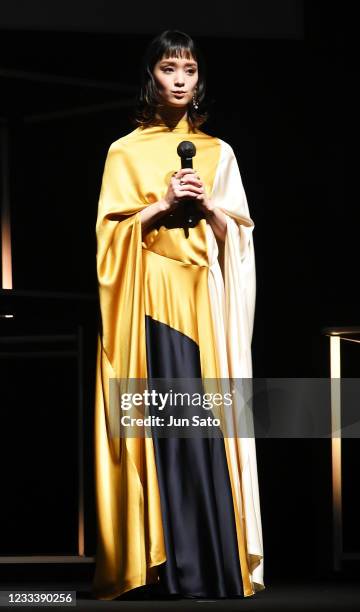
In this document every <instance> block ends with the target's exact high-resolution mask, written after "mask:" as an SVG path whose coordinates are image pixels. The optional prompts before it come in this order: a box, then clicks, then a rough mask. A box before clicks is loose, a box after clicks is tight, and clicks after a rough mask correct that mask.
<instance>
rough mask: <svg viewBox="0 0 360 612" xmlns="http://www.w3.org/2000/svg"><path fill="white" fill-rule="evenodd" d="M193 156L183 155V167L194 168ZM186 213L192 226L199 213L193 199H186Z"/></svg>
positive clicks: (188, 222)
mask: <svg viewBox="0 0 360 612" xmlns="http://www.w3.org/2000/svg"><path fill="white" fill-rule="evenodd" d="M192 167H193V158H192V157H181V168H192ZM184 206H186V208H184V213H185V215H186V217H187V224H188V225H189V226H190V227H191V226H192V224H193V222H194V220H195V217H196V213H197V208H196V206H195V204H194V202H193V201H192V200H184Z"/></svg>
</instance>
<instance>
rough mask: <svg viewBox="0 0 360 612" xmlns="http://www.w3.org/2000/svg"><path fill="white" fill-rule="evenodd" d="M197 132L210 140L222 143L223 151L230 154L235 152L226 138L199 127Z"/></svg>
mask: <svg viewBox="0 0 360 612" xmlns="http://www.w3.org/2000/svg"><path fill="white" fill-rule="evenodd" d="M197 133H198V134H201V136H203V137H205V138H207V139H209V140H213V141H214V143H216V144H219V143H220V145H221V149H222V151H223V153H228V154H231V153H232V154H234V150H233V148H232V146H231V145H230V143H228V142H227V141H226V140H224V139H223V138H220V137H219V136H214V135H212V134H208V133H207V132H204V131H202V130H200V129H197Z"/></svg>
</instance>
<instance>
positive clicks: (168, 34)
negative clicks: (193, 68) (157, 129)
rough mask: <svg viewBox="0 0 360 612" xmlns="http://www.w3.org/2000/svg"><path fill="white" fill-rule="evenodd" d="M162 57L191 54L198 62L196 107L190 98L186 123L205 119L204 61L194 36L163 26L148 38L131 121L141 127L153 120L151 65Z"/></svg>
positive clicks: (156, 102) (154, 103)
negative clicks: (166, 28) (164, 28)
mask: <svg viewBox="0 0 360 612" xmlns="http://www.w3.org/2000/svg"><path fill="white" fill-rule="evenodd" d="M163 57H185V58H188V59H190V58H193V59H194V60H195V61H196V62H197V65H198V75H199V78H198V82H197V85H196V101H197V104H198V108H197V109H195V108H194V106H193V104H192V102H190V103H189V104H188V108H187V115H188V121H189V125H190V128H191V129H192V130H194V129H195V128H197V127H199V126H200V125H201V124H202V123H204V122H205V121H206V120H207V119H208V112H207V111H206V110H205V109H204V98H205V90H206V84H205V70H206V68H205V61H204V58H203V56H202V53H201V51H200V49H199V48H198V47H197V45H196V44H195V42H194V41H193V39H192V38H191V37H190V36H189V35H188V34H185V32H180V31H179V30H165V31H164V32H162V33H161V34H159V35H158V36H156V37H155V38H154V39H153V40H152V41H151V42H150V44H149V45H148V47H147V49H146V51H145V55H144V57H143V61H142V67H141V87H140V91H139V94H138V96H137V99H136V107H135V114H134V117H133V123H135V124H136V125H137V126H138V127H139V126H141V127H143V128H145V127H148V126H150V125H154V124H155V113H156V110H157V107H158V105H159V102H160V98H159V94H158V89H157V85H156V82H155V79H154V76H153V69H154V66H155V64H156V63H157V62H158V61H159V60H161V59H162V58H163Z"/></svg>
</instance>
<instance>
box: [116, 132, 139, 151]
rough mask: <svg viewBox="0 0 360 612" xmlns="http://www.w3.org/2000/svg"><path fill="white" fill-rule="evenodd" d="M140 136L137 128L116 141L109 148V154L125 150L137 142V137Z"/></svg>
mask: <svg viewBox="0 0 360 612" xmlns="http://www.w3.org/2000/svg"><path fill="white" fill-rule="evenodd" d="M138 134H139V128H135V129H134V130H132V131H131V132H128V133H127V134H124V135H123V136H120V137H119V138H117V139H116V140H114V141H113V142H112V143H111V144H110V146H109V152H112V151H121V150H125V149H126V147H127V146H128V145H130V144H131V143H132V142H133V141H135V140H136V136H138Z"/></svg>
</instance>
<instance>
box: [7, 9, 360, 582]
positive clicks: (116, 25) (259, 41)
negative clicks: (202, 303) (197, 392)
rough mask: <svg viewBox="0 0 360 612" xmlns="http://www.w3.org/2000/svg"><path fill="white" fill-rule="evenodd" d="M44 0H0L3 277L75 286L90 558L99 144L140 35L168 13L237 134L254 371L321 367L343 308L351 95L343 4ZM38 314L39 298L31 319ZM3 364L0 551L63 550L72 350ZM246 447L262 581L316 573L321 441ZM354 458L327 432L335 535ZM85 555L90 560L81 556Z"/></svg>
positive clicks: (352, 358)
mask: <svg viewBox="0 0 360 612" xmlns="http://www.w3.org/2000/svg"><path fill="white" fill-rule="evenodd" d="M46 4H47V6H49V4H50V3H46ZM51 4H52V3H51ZM30 5H31V11H30V10H29V6H30ZM303 5H304V6H303ZM44 6H45V3H43V2H40V1H37V2H30V3H26V2H12V3H10V2H8V3H6V2H5V3H4V2H3V3H2V7H1V11H2V13H0V15H1V20H0V28H1V30H0V58H1V60H0V85H1V91H2V94H1V98H0V115H1V118H2V121H3V125H5V124H6V125H7V126H8V129H9V139H10V172H11V182H10V186H11V224H12V239H13V274H14V288H15V289H17V290H32V291H34V290H38V291H41V290H42V291H54V292H72V293H76V294H80V295H83V296H86V297H87V298H89V302H86V304H87V305H85V306H84V309H85V310H86V309H89V316H88V317H87V315H86V313H85V318H86V320H87V326H86V342H87V344H86V360H85V361H86V369H85V373H86V374H85V386H86V392H87V396H86V424H85V432H86V449H87V450H86V453H87V454H86V466H85V467H86V484H87V512H86V521H87V522H86V542H87V550H86V553H87V554H88V555H93V554H94V553H95V548H94V546H95V522H94V521H95V517H94V508H93V489H92V483H93V478H92V447H91V444H92V437H91V436H92V429H91V428H92V411H93V397H92V394H93V385H94V363H95V356H96V355H95V349H96V333H97V319H96V296H97V282H96V269H95V249H96V243H95V221H96V212H97V198H98V195H99V190H100V184H101V175H102V171H103V164H104V160H105V156H106V153H107V149H108V147H109V146H110V144H111V143H112V142H113V141H114V140H116V139H117V138H119V137H121V136H123V135H124V134H126V133H128V132H130V131H131V130H132V129H134V127H133V126H132V124H131V123H130V116H131V108H132V104H133V99H134V95H135V93H136V90H137V86H138V67H139V62H140V58H141V56H142V54H143V51H144V49H145V46H146V44H147V42H148V41H149V40H150V38H152V36H153V35H155V34H156V33H158V32H159V31H161V30H162V29H165V28H167V27H176V28H179V29H183V30H185V31H187V32H188V33H189V34H191V35H193V36H195V37H196V38H197V40H198V42H199V44H200V46H201V48H202V50H203V52H204V55H205V57H206V59H207V64H208V94H209V99H210V100H212V114H211V117H210V120H209V121H208V123H207V124H206V125H205V126H203V129H204V131H206V132H208V133H209V134H213V135H216V136H218V137H220V138H222V139H224V140H226V141H227V142H229V143H230V144H231V145H232V147H233V148H234V150H235V152H236V155H237V159H238V162H239V166H240V170H241V174H242V178H243V182H244V186H245V190H246V193H247V197H248V202H249V207H250V213H251V216H252V218H253V219H254V221H255V226H256V229H255V232H254V241H255V251H256V265H257V306H256V319H255V328H254V339H253V362H254V376H259V377H322V376H325V377H326V376H328V375H329V345H328V342H329V340H328V338H327V337H324V336H323V335H322V333H321V330H322V328H324V327H325V326H336V325H356V324H358V322H359V317H358V309H359V302H358V298H357V292H356V283H355V281H354V277H355V274H356V267H355V261H356V260H355V253H356V236H355V231H356V225H355V222H354V220H353V212H352V199H351V197H349V196H348V195H346V193H345V188H344V182H345V178H344V148H345V142H344V129H343V122H344V120H345V116H346V114H347V113H348V111H349V110H350V107H349V105H347V104H346V106H345V105H343V103H342V96H340V95H339V92H340V90H342V88H343V87H344V83H345V82H346V77H347V76H351V68H350V67H349V65H348V64H345V61H344V58H343V49H342V44H343V28H344V24H343V15H342V12H341V8H340V7H339V6H337V7H336V8H335V6H330V5H329V4H327V3H326V4H325V3H315V2H305V3H302V2H299V1H294V2H290V1H288V2H271V3H270V2H265V1H263V2H260V1H257V2H237V3H235V2H230V1H228V2H225V3H224V2H221V16H220V13H217V12H215V8H211V7H210V5H209V6H208V8H206V9H204V7H203V6H201V4H200V5H199V4H198V3H196V4H195V5H194V7H192V13H191V15H190V17H191V19H190V17H189V11H187V12H186V14H184V15H181V16H178V17H175V16H174V14H169V11H170V9H169V5H168V4H166V3H165V2H164V3H159V4H158V5H157V10H152V11H150V10H148V12H146V11H145V13H144V12H141V11H136V12H135V9H132V10H133V11H134V12H133V14H131V7H128V8H129V10H130V13H129V15H128V16H127V17H126V18H124V15H123V14H122V15H121V16H120V15H119V14H118V12H117V11H119V9H118V8H117V7H118V3H115V2H95V1H94V2H91V3H90V2H87V3H85V2H84V3H80V2H79V3H77V4H74V5H73V6H72V7H71V8H70V6H69V3H68V2H62V3H61V5H60V3H59V5H58V7H57V9H56V10H51V12H49V10H45V8H44ZM134 6H135V5H134ZM219 6H220V5H219ZM270 6H271V10H270V8H269V7H270ZM303 9H304V10H303ZM204 10H205V15H206V18H204ZM344 10H345V9H344ZM206 11H209V13H207V12H206ZM140 14H141V21H139V15H140ZM345 90H346V88H345ZM92 298H93V300H92ZM90 311H91V312H90ZM61 313H62V314H61ZM61 313H60V314H59V316H58V319H57V320H56V326H59V327H61V326H65V327H66V323H67V322H69V325H70V326H72V325H73V324H74V323H73V319H72V317H71V316H70V314H66V312H65V311H64V312H62V311H61ZM94 313H95V314H94ZM83 314H84V313H83ZM67 317H68V318H67ZM43 318H46V312H45V311H43V312H39V313H38V316H37V318H36V326H37V329H40V328H41V321H42V319H43ZM24 325H25V323H24ZM14 329H15V328H14ZM6 333H9V332H8V331H7V332H6ZM358 350H360V349H358V348H357V346H356V345H352V346H347V347H345V350H344V363H345V366H344V371H343V375H344V376H358V368H357V364H358V363H359V353H358ZM10 361H11V360H10ZM35 361H36V360H35ZM1 363H3V362H1ZM9 363H10V362H8V365H7V369H6V376H5V375H4V376H3V378H2V385H3V386H2V388H3V397H4V398H5V401H4V402H2V419H3V421H4V426H5V429H4V430H3V431H5V432H6V431H9V430H10V431H11V432H16V439H17V440H18V441H19V440H20V442H19V443H18V445H14V444H13V437H12V436H10V437H9V436H7V434H6V433H5V434H4V436H5V437H6V439H7V440H8V441H9V443H8V444H5V445H4V446H3V449H4V451H3V452H4V459H5V458H6V459H7V460H8V461H7V466H8V468H7V472H6V474H7V475H6V482H7V483H8V490H9V491H11V494H9V502H8V504H7V505H5V506H3V508H2V512H3V520H2V521H1V525H2V528H1V529H0V531H4V533H2V534H1V542H2V544H1V545H0V555H1V554H3V555H4V554H20V553H27V554H30V553H31V552H33V553H49V554H50V553H51V552H53V553H57V554H59V553H60V552H69V553H73V554H75V552H76V551H75V548H76V546H75V545H74V541H75V540H74V538H75V539H76V535H75V534H76V524H75V522H74V512H73V509H74V508H75V506H76V477H75V476H74V474H75V473H76V470H75V467H76V466H75V464H74V462H75V461H76V448H75V446H76V427H77V424H76V419H75V418H74V412H75V410H76V399H75V400H72V399H69V398H72V397H73V395H74V391H73V389H72V386H71V385H74V382H71V380H72V378H71V377H73V376H74V372H73V370H72V368H73V366H71V365H66V366H65V365H64V363H62V364H60V363H59V364H57V363H54V364H53V365H52V366H51V367H50V366H49V364H48V363H47V362H46V360H45V361H44V360H37V362H36V363H35V365H31V364H30V362H29V360H28V361H27V362H26V364H25V363H19V362H18V361H15V360H12V361H11V367H10V366H9ZM15 363H16V365H15ZM67 367H68V368H69V370H66V368H67ZM4 372H5V370H4V368H3V369H2V373H4ZM20 373H22V374H21V380H22V381H23V385H19V384H18V382H19V375H20ZM26 377H28V378H26ZM65 381H67V382H65ZM5 383H7V386H6V384H5ZM25 387H26V389H27V396H26V397H27V400H26V402H25V400H24V388H25ZM6 389H7V391H6ZM49 397H50V398H51V400H50V402H49ZM21 410H26V412H25V413H24V414H23V415H22V413H21ZM29 410H30V411H31V412H30V415H29ZM46 417H47V418H46ZM19 423H20V425H21V426H20V427H19ZM44 423H46V425H44ZM2 425H3V424H2ZM25 432H26V433H25ZM10 449H11V451H10ZM257 449H258V467H259V479H260V493H261V505H262V520H263V530H264V544H265V582H266V581H270V580H271V579H272V578H273V577H280V578H281V577H283V576H286V575H288V576H290V577H291V578H297V577H299V576H309V575H310V576H320V575H324V574H327V573H329V572H331V537H332V534H331V463H330V459H331V455H330V441H329V440H297V439H294V440H261V439H260V440H257ZM358 454H359V453H358V444H357V441H353V442H352V443H351V444H350V441H345V442H344V479H345V482H344V521H345V526H346V527H345V532H344V536H345V549H346V550H348V551H351V550H357V549H359V548H360V536H359V530H358V525H357V519H356V517H357V514H358V511H359V506H357V505H356V500H355V495H354V492H353V486H352V475H353V474H355V473H356V471H357V468H358V467H359V459H358ZM9 457H10V461H9ZM25 457H26V460H25ZM42 478H43V479H46V483H47V484H46V487H45V489H44V487H43V485H42V482H44V480H42ZM20 482H21V487H20V488H19V483H20ZM44 490H45V493H46V494H44ZM30 499H31V503H30V502H29V500H30ZM34 500H35V501H34ZM19 501H20V502H21V503H18V502H19ZM39 508H40V509H41V510H40V512H39ZM19 525H21V528H20V529H19V528H18V526H19ZM35 542H36V545H35ZM87 571H88V572H89V575H90V576H91V572H92V571H93V569H92V568H91V567H89V568H88V570H87ZM10 575H11V574H10Z"/></svg>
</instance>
